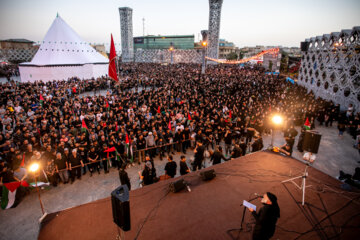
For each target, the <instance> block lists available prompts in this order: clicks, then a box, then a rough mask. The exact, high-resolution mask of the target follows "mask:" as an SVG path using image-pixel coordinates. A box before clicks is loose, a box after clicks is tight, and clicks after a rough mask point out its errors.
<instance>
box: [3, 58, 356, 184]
mask: <svg viewBox="0 0 360 240" xmlns="http://www.w3.org/2000/svg"><path fill="white" fill-rule="evenodd" d="M200 71H201V70H200V66H199V65H196V64H172V65H160V64H134V63H132V64H121V66H120V70H119V79H120V81H119V82H115V81H113V80H110V79H108V78H105V77H104V78H98V79H88V80H79V79H76V78H72V79H69V80H67V81H53V82H46V83H44V82H35V83H22V82H14V81H10V82H8V83H4V84H2V85H0V92H1V97H0V118H1V121H0V130H1V133H0V157H1V160H0V161H1V164H0V171H1V182H2V183H7V182H12V181H20V180H22V179H30V178H31V175H30V174H27V171H26V169H27V167H29V166H30V164H31V163H33V162H40V163H41V164H40V165H41V167H42V169H43V170H44V172H45V173H46V174H45V175H44V177H43V178H45V179H42V180H43V181H50V182H51V184H52V185H54V186H56V185H57V184H58V183H59V181H61V182H62V183H64V184H65V183H68V182H69V181H71V182H73V181H75V179H76V178H78V179H80V178H81V176H82V175H83V174H86V172H88V171H89V172H90V174H91V175H92V174H93V173H96V172H98V173H99V174H100V172H101V171H104V172H105V173H108V172H109V170H110V168H111V167H112V168H116V169H121V171H122V175H121V176H122V177H123V179H125V180H126V175H125V177H124V174H126V172H125V173H124V168H125V167H126V166H129V165H133V164H138V163H141V162H146V164H144V170H143V171H142V173H141V174H140V175H141V176H140V177H141V178H142V179H143V181H144V184H151V183H152V182H154V181H155V180H154V179H156V178H157V177H158V176H156V172H155V168H154V161H153V159H154V158H155V157H156V156H159V157H160V159H163V158H165V157H167V159H168V160H169V162H172V156H173V155H174V154H179V152H181V154H184V153H186V152H187V151H188V150H189V149H194V151H195V155H194V162H193V166H190V168H193V170H196V169H199V168H201V167H202V161H203V160H204V155H207V154H208V155H209V157H211V159H212V161H213V163H214V164H217V163H220V162H221V160H222V159H223V160H229V159H231V158H236V157H239V156H242V155H245V154H246V153H247V152H249V151H258V150H261V149H263V147H264V146H263V143H262V136H263V135H264V134H269V133H270V131H271V128H272V126H271V124H270V122H271V121H269V118H270V117H271V116H272V115H273V114H275V113H280V114H281V115H282V116H283V117H284V119H285V123H284V124H283V126H282V128H283V129H282V130H283V131H284V137H285V140H286V144H285V146H283V149H284V151H285V152H287V153H288V154H289V155H291V152H292V149H293V147H294V146H293V145H294V142H295V140H294V139H295V137H296V136H297V135H298V132H297V130H295V128H294V126H302V125H303V124H304V122H305V120H306V119H308V120H309V122H310V124H311V127H312V128H315V127H316V126H315V122H316V121H318V122H317V123H316V124H320V125H322V124H324V125H325V126H331V125H332V124H333V122H335V121H336V122H337V124H338V127H339V134H340V133H342V132H344V131H349V133H350V134H351V135H352V136H353V137H354V138H358V140H357V145H356V144H355V147H357V148H359V135H360V127H359V126H360V121H359V117H360V116H359V113H356V112H355V111H354V109H352V107H351V106H343V107H346V108H347V111H340V106H339V105H334V104H333V103H332V102H331V101H325V100H323V99H319V98H315V97H314V95H313V94H312V93H311V92H310V93H308V92H307V90H306V89H304V88H303V87H301V86H298V85H296V84H292V83H289V82H286V81H285V79H284V78H282V77H280V76H278V75H265V74H264V70H263V69H262V68H261V67H256V66H255V67H241V68H240V67H238V66H227V65H214V66H212V65H210V66H209V67H208V68H207V72H206V74H205V75H201V74H200ZM85 92H86V93H89V92H92V93H94V94H91V95H88V94H83V93H85ZM100 92H101V93H102V94H100ZM104 93H105V94H104ZM304 131H305V130H304V129H302V130H301V132H300V133H299V138H300V139H301V138H302V137H303V134H304ZM298 142H299V144H298V145H297V148H298V149H299V151H302V144H301V141H300V140H299V141H298ZM182 162H184V163H183V164H181V165H182V166H180V172H181V173H182V174H186V173H187V172H189V167H188V166H187V165H186V162H185V160H184V157H182ZM168 165H169V166H168ZM174 167H175V170H176V165H175V166H174V164H167V169H166V171H167V175H169V176H170V177H173V176H174ZM125 180H124V181H125ZM30 181H31V180H30Z"/></svg>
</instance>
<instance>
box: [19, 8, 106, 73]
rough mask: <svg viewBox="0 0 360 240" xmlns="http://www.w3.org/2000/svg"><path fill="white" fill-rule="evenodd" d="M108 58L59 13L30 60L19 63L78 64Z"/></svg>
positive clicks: (104, 60) (42, 64) (37, 64)
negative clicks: (83, 37)
mask: <svg viewBox="0 0 360 240" xmlns="http://www.w3.org/2000/svg"><path fill="white" fill-rule="evenodd" d="M108 62H109V60H108V59H107V58H106V57H104V56H103V55H101V54H100V53H98V52H97V51H96V50H95V49H94V48H92V47H91V46H90V45H89V43H87V42H85V41H84V40H83V39H82V38H81V37H80V36H79V35H78V34H77V33H76V32H75V31H74V30H73V29H72V28H71V27H70V26H69V25H68V24H67V23H66V22H65V21H64V20H63V19H62V18H61V17H60V16H59V15H58V16H57V17H56V18H55V20H54V22H53V23H52V25H51V27H50V28H49V30H48V32H47V33H46V35H45V37H44V40H43V41H42V43H41V45H40V48H39V50H38V51H37V53H36V54H35V56H34V58H33V59H32V61H31V62H27V63H22V64H21V65H35V66H46V65H78V64H89V63H108Z"/></svg>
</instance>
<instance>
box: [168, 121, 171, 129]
mask: <svg viewBox="0 0 360 240" xmlns="http://www.w3.org/2000/svg"><path fill="white" fill-rule="evenodd" d="M168 128H169V129H170V130H171V121H170V120H169V126H168Z"/></svg>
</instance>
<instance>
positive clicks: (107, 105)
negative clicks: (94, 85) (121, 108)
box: [105, 100, 110, 109]
mask: <svg viewBox="0 0 360 240" xmlns="http://www.w3.org/2000/svg"><path fill="white" fill-rule="evenodd" d="M105 102H106V106H105V107H106V108H107V109H108V108H109V107H110V106H109V103H108V101H107V100H105Z"/></svg>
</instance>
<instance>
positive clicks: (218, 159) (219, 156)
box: [210, 146, 228, 165]
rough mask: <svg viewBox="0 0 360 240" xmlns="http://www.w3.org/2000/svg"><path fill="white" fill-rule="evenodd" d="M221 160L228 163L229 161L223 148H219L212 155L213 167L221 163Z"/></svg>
mask: <svg viewBox="0 0 360 240" xmlns="http://www.w3.org/2000/svg"><path fill="white" fill-rule="evenodd" d="M221 159H223V160H224V161H227V160H228V159H227V158H226V157H225V156H224V154H223V149H222V147H221V146H217V148H216V150H215V151H214V153H213V154H212V155H211V159H210V161H211V162H212V163H213V165H216V164H219V163H221Z"/></svg>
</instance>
